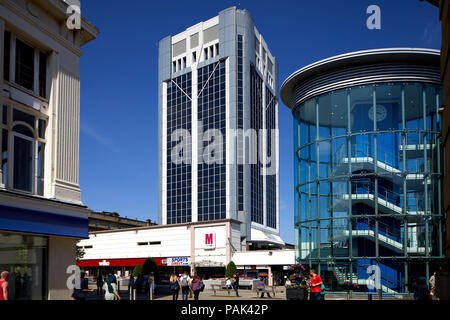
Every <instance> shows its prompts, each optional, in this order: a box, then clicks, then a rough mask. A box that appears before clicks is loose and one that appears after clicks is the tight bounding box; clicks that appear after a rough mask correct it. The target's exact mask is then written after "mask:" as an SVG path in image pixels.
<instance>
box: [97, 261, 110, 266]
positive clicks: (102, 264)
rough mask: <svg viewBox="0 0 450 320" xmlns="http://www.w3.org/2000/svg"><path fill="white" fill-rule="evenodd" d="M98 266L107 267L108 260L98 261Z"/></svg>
mask: <svg viewBox="0 0 450 320" xmlns="http://www.w3.org/2000/svg"><path fill="white" fill-rule="evenodd" d="M98 265H99V266H100V267H109V261H106V260H103V261H100V262H99V263H98Z"/></svg>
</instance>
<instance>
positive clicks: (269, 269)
mask: <svg viewBox="0 0 450 320" xmlns="http://www.w3.org/2000/svg"><path fill="white" fill-rule="evenodd" d="M267 284H268V285H269V286H273V274H272V267H271V266H267Z"/></svg>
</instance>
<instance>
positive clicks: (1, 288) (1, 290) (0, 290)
mask: <svg viewBox="0 0 450 320" xmlns="http://www.w3.org/2000/svg"><path fill="white" fill-rule="evenodd" d="M8 281H9V272H8V271H3V272H2V273H1V276H0V301H5V300H9V282H8Z"/></svg>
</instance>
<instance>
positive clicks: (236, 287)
mask: <svg viewBox="0 0 450 320" xmlns="http://www.w3.org/2000/svg"><path fill="white" fill-rule="evenodd" d="M233 279H234V282H233V287H234V291H236V297H239V274H235V275H234V278H233Z"/></svg>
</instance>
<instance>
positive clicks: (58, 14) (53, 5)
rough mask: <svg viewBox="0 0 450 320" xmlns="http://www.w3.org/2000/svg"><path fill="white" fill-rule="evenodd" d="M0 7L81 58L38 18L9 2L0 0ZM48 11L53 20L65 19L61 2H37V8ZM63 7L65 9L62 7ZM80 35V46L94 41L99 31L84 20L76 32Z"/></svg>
mask: <svg viewBox="0 0 450 320" xmlns="http://www.w3.org/2000/svg"><path fill="white" fill-rule="evenodd" d="M0 5H3V6H5V8H7V9H9V10H11V11H12V12H13V13H14V14H16V15H17V16H19V17H20V18H22V19H23V20H25V21H26V22H28V23H30V24H31V25H32V26H34V27H35V28H36V29H37V30H39V31H41V32H42V33H43V34H45V35H46V36H48V37H50V38H51V39H53V40H54V41H56V42H57V43H59V44H60V45H62V46H63V47H65V48H66V49H68V50H69V51H71V52H73V53H74V54H75V55H77V56H79V57H80V56H82V55H83V51H82V50H81V49H80V48H79V47H78V46H76V45H74V44H73V43H71V42H70V41H68V40H67V39H65V38H64V37H63V36H61V35H59V34H55V33H54V32H51V31H49V30H48V29H47V28H46V27H45V26H44V25H43V24H42V23H41V22H40V21H39V19H38V18H36V17H33V16H32V15H31V14H27V13H26V12H24V10H23V8H21V7H19V6H18V5H17V4H15V3H14V2H13V1H11V0H0ZM45 5H47V6H46V9H48V10H47V11H48V12H50V13H52V14H53V15H54V16H55V18H57V19H58V20H60V19H67V15H66V11H65V10H67V4H65V3H64V2H62V1H61V0H42V1H41V2H39V6H41V7H45ZM64 6H65V7H64ZM78 32H80V33H81V37H82V38H83V39H84V41H83V42H82V43H81V44H80V46H82V45H84V44H86V43H88V42H90V41H91V40H94V39H95V38H96V37H97V35H98V33H99V31H98V30H97V29H96V28H95V27H94V26H93V25H92V24H90V23H89V22H87V21H86V20H85V19H82V29H81V30H80V31H78Z"/></svg>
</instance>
